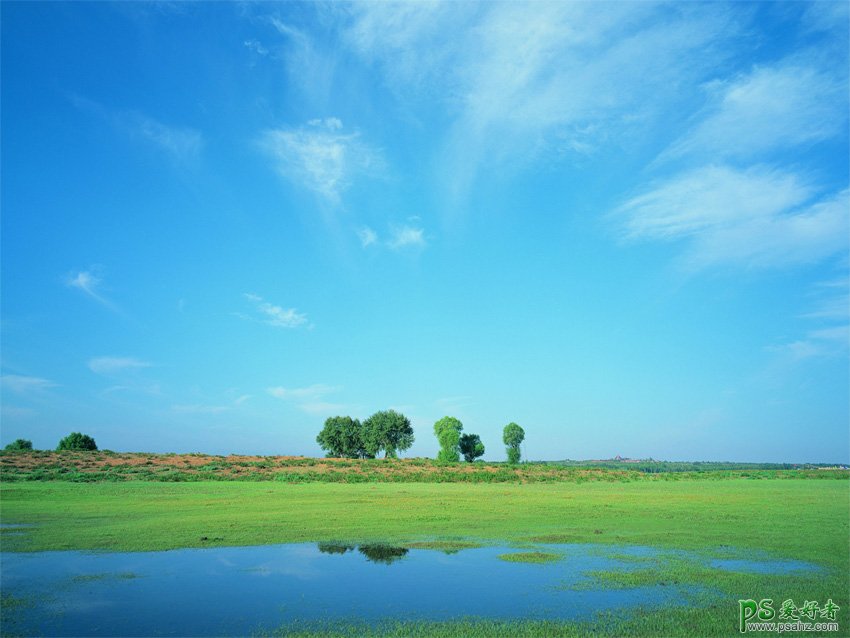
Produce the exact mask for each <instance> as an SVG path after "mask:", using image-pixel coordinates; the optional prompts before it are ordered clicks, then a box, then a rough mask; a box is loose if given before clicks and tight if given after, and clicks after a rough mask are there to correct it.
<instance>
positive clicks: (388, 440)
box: [316, 410, 525, 463]
mask: <svg viewBox="0 0 850 638" xmlns="http://www.w3.org/2000/svg"><path fill="white" fill-rule="evenodd" d="M462 432H463V423H461V422H460V420H458V419H456V418H455V417H453V416H444V417H443V418H442V419H440V420H439V421H437V422H436V423H435V424H434V435H435V436H436V437H437V441H438V442H439V443H440V451H439V452H438V453H437V460H438V461H443V462H448V463H457V462H458V461H460V457H461V455H463V458H464V460H466V461H468V462H469V463H472V462H473V461H475V459H477V458H479V457H481V456H484V443H482V442H481V437H480V436H478V435H477V434H462ZM524 439H525V431H524V430H523V429H522V428H521V427H520V426H518V425H517V424H516V423H508V424H507V425H506V426H505V429H504V432H503V433H502V440H503V441H504V443H505V446H506V450H507V453H508V463H519V461H520V444H521V443H522V442H523V440H524ZM316 442H317V443H318V444H319V446H320V447H321V448H322V449H323V450H325V452H326V455H327V456H329V457H338V458H349V459H374V458H375V457H376V456H377V455H378V453H379V452H380V451H381V450H383V451H384V456H385V458H397V457H398V453H399V452H401V451H404V450H406V449H408V448H409V447H410V446H411V445H413V428H412V427H411V425H410V420H409V419H408V418H407V417H406V416H404V415H403V414H400V413H398V412H396V411H395V410H384V411H382V412H375V414H373V415H372V416H370V417H369V418H368V419H366V420H365V421H363V423H361V422H360V421H359V420H357V419H352V418H351V417H350V416H332V417H329V418H328V419H327V420H326V421H325V425H324V427H323V428H322V431H321V432H319V435H318V436H317V437H316Z"/></svg>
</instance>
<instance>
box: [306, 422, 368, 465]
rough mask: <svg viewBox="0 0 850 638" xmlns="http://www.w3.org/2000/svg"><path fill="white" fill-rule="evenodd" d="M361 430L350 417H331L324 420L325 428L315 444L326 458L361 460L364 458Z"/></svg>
mask: <svg viewBox="0 0 850 638" xmlns="http://www.w3.org/2000/svg"><path fill="white" fill-rule="evenodd" d="M362 430H363V427H362V426H361V425H360V421H358V420H357V419H352V418H351V417H350V416H332V417H329V418H328V419H326V420H325V427H323V428H322V431H321V432H319V435H318V436H317V437H316V442H317V443H318V444H319V445H320V446H321V448H322V449H323V450H325V451H326V452H327V455H328V456H332V457H340V458H349V459H357V458H362V457H363V456H366V452H365V450H364V448H363V432H362ZM373 456H374V455H373Z"/></svg>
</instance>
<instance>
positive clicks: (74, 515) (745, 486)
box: [0, 462, 850, 636]
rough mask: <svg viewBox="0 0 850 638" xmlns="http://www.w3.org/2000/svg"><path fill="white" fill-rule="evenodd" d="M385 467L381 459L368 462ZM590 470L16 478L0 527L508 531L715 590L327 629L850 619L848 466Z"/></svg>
mask: <svg viewBox="0 0 850 638" xmlns="http://www.w3.org/2000/svg"><path fill="white" fill-rule="evenodd" d="M402 465H403V464H402ZM432 465H433V464H432ZM378 466H379V463H377V462H372V464H371V465H369V464H367V469H368V467H378ZM313 467H315V466H313ZM386 467H392V463H389V464H386ZM457 467H459V468H463V467H464V466H463V465H459V466H457ZM530 467H532V465H531V464H530V465H529V468H530ZM308 469H309V467H308ZM361 469H362V468H361ZM420 469H421V468H420ZM521 469H524V470H525V471H527V472H529V473H530V474H533V473H534V472H535V471H538V470H535V469H528V468H525V467H523V468H521ZM444 470H445V468H439V467H438V468H437V469H436V470H435V471H444ZM93 471H103V470H102V468H101V469H98V470H93ZM422 471H430V469H429V468H425V469H424V470H422ZM547 471H549V470H547ZM581 472H585V473H581ZM581 472H579V471H574V473H572V474H567V473H565V474H563V475H561V476H560V477H559V479H558V480H554V479H553V480H545V481H541V480H536V481H535V480H533V479H532V480H526V479H523V477H522V476H519V477H518V478H515V480H514V481H512V482H508V481H496V482H489V483H488V482H483V481H476V480H474V479H473V480H471V481H469V482H465V481H463V480H462V479H458V478H456V479H455V481H453V482H451V481H440V482H421V481H415V480H413V481H405V482H402V481H399V480H393V479H390V480H384V481H379V480H373V481H367V482H350V483H349V482H345V481H331V482H323V481H304V480H298V481H294V482H290V481H287V480H274V479H263V480H206V481H204V480H197V479H195V480H186V481H169V482H165V481H139V480H124V479H122V480H113V481H98V482H79V481H77V482H75V481H62V480H19V481H14V480H13V481H7V480H4V481H3V483H2V487H0V497H2V498H0V515H2V521H3V523H5V524H25V525H32V527H26V528H23V530H22V529H20V528H18V529H12V530H10V529H3V530H2V532H0V533H1V534H2V542H3V550H4V551H44V550H69V549H77V550H108V551H151V550H167V549H176V548H185V547H208V546H233V545H259V544H272V543H292V542H319V541H328V542H329V541H340V542H352V543H354V542H360V543H363V542H366V543H368V542H381V543H392V544H395V545H401V546H406V547H411V548H433V549H441V548H443V549H445V548H450V549H451V550H452V551H456V550H461V551H462V550H463V548H464V547H469V546H471V545H474V544H502V545H504V544H508V545H511V546H514V547H516V548H517V550H516V551H517V553H518V556H517V557H516V558H510V557H506V559H507V560H523V559H526V560H535V561H540V562H550V561H553V560H554V561H557V559H558V557H557V551H556V550H555V549H554V547H555V545H556V544H560V543H595V544H598V545H599V546H600V548H604V547H605V546H610V545H646V546H653V547H657V548H661V549H663V550H665V551H664V552H662V553H661V554H660V555H659V556H658V557H655V558H653V559H647V560H646V561H645V562H642V563H641V564H640V565H638V568H637V569H636V570H635V571H632V572H628V573H626V572H598V573H592V574H588V576H589V577H590V579H591V581H590V582H591V583H592V586H593V587H597V588H628V587H634V586H638V585H653V584H654V585H664V584H673V583H675V584H677V585H681V584H684V585H693V586H694V587H696V588H697V589H696V590H695V591H698V592H699V593H697V594H695V595H694V596H695V598H694V600H693V601H691V604H690V606H688V607H683V608H677V609H675V610H663V611H657V610H656V611H648V610H647V611H643V610H640V609H637V610H635V612H634V613H632V614H630V615H629V616H627V617H616V618H614V617H610V616H605V615H603V616H600V617H599V618H598V619H597V620H595V621H593V622H592V623H569V622H554V623H552V622H539V621H533V622H532V621H522V620H517V621H511V622H501V621H490V620H482V619H466V620H458V621H452V622H427V621H423V622H417V623H413V624H411V623H388V624H383V625H375V626H368V627H367V626H361V625H358V624H357V623H356V621H353V624H351V625H334V626H333V627H331V626H329V627H325V628H323V629H322V630H321V631H320V632H319V633H321V634H327V633H331V634H334V633H341V634H357V635H359V634H365V635H423V636H424V635H435V636H442V635H446V636H449V635H451V636H454V635H488V636H489V635H505V636H507V635H565V636H572V635H600V634H603V635H606V634H607V635H623V634H629V635H700V636H701V635H705V636H709V635H732V634H734V633H737V615H738V611H737V600H738V599H739V598H757V599H758V598H767V597H772V598H774V599H775V600H779V601H782V600H786V599H788V598H793V599H794V600H795V601H802V600H804V599H805V600H820V601H825V600H826V599H827V598H832V600H833V601H835V603H837V604H838V605H839V606H840V607H841V609H842V612H840V616H839V618H840V619H841V618H845V619H846V618H847V616H845V615H844V613H845V612H844V610H845V609H846V610H847V611H848V612H850V596H848V588H850V576H848V574H850V549H848V538H850V529H848V524H849V523H850V481H848V476H847V473H846V472H826V471H821V472H817V471H815V472H795V471H775V472H771V471H764V472H749V473H748V474H747V475H746V476H741V475H740V473H735V472H716V473H711V472H703V473H695V474H691V473H679V474H676V475H672V474H666V475H665V474H656V475H643V476H640V475H639V474H640V473H635V475H632V474H628V473H626V474H623V473H620V472H617V471H608V470H598V471H587V470H582V471H581ZM588 472H589V473H588ZM541 476H542V475H541ZM22 531H23V533H21V532H22ZM668 550H669V551H668ZM676 550H688V554H687V555H686V556H683V555H682V554H681V553H677V552H676ZM613 551H616V548H613ZM730 552H732V555H733V556H735V557H738V558H747V557H759V558H763V557H771V558H776V559H794V560H801V561H806V562H811V563H814V564H816V565H818V566H819V567H820V570H819V571H817V572H794V573H788V574H754V573H744V572H733V571H723V570H720V569H714V568H710V567H707V566H706V565H707V563H706V561H705V559H707V558H711V557H715V556H729V555H730ZM553 553H554V554H555V555H552V554H553ZM522 554H525V556H522ZM695 556H699V557H702V560H697V559H695V558H694V557H695ZM845 626H847V624H846V622H845V623H843V624H842V629H843V628H844V627H845ZM292 630H293V628H282V629H281V632H284V633H288V632H290V631H292ZM311 631H313V630H311ZM298 632H300V633H301V634H302V635H305V636H307V635H314V634H313V633H311V632H306V633H304V632H303V631H301V630H298V631H297V632H296V633H298ZM806 635H815V634H806ZM831 635H835V634H831Z"/></svg>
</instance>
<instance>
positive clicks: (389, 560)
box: [358, 545, 410, 565]
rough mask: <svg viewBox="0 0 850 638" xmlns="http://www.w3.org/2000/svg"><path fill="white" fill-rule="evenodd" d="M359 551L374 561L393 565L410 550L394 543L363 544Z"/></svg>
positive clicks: (367, 558)
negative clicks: (393, 544)
mask: <svg viewBox="0 0 850 638" xmlns="http://www.w3.org/2000/svg"><path fill="white" fill-rule="evenodd" d="M358 551H359V552H360V553H361V554H363V555H364V556H365V557H366V560H370V561H372V562H373V563H382V564H384V565H392V564H393V563H394V562H396V561H397V560H401V559H402V558H404V557H405V556H406V555H407V552H408V551H410V550H408V549H407V548H405V547H393V546H392V545H361V546H360V547H359V548H358Z"/></svg>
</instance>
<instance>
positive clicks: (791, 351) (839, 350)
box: [768, 276, 850, 361]
mask: <svg viewBox="0 0 850 638" xmlns="http://www.w3.org/2000/svg"><path fill="white" fill-rule="evenodd" d="M811 297H812V309H811V310H810V311H808V312H806V313H804V314H802V315H801V318H802V319H804V320H805V321H806V322H807V323H808V324H809V327H808V328H807V329H806V330H805V333H804V334H803V335H802V336H801V337H800V338H798V339H795V340H793V341H789V342H788V343H783V344H780V345H777V346H771V347H770V348H768V349H769V350H772V351H774V352H778V353H780V354H783V355H785V356H786V357H788V358H790V359H791V360H792V361H801V360H804V359H811V358H815V357H831V356H836V355H845V354H846V353H847V350H848V348H850V278H848V277H847V276H844V277H841V278H838V279H832V280H829V281H821V282H817V283H815V284H814V285H813V286H812V293H811Z"/></svg>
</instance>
